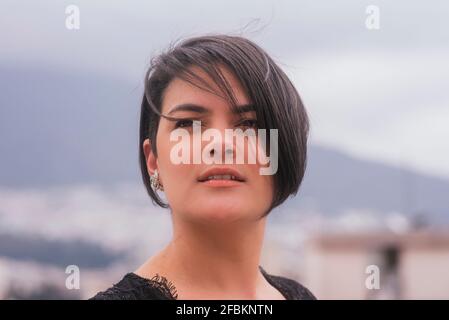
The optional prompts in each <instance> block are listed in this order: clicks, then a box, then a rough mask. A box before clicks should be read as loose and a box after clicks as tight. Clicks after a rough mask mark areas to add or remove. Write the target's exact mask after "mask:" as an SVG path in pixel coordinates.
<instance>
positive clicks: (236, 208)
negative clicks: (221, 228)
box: [195, 199, 249, 223]
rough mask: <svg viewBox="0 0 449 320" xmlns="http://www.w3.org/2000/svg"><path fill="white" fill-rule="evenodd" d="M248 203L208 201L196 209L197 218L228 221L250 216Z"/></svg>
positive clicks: (209, 221)
mask: <svg viewBox="0 0 449 320" xmlns="http://www.w3.org/2000/svg"><path fill="white" fill-rule="evenodd" d="M247 209H248V205H246V206H245V205H244V204H242V203H238V202H237V203H236V202H235V201H234V202H231V201H220V200H217V201H213V199H210V201H207V203H203V204H202V206H201V208H198V209H197V210H195V218H197V219H200V220H202V221H203V222H208V223H226V222H235V221H238V220H244V219H245V218H248V214H249V213H248V212H247V211H248V210H247Z"/></svg>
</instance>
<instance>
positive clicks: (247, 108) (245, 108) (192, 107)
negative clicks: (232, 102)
mask: <svg viewBox="0 0 449 320" xmlns="http://www.w3.org/2000/svg"><path fill="white" fill-rule="evenodd" d="M179 111H191V112H196V113H202V114H205V113H210V110H209V109H207V108H206V107H204V106H200V105H197V104H193V103H183V104H180V105H177V106H176V107H173V108H172V109H171V110H170V111H169V112H168V115H171V114H173V113H175V112H179ZM251 111H256V110H255V108H254V105H253V104H250V103H249V104H243V105H238V106H237V107H236V108H235V109H232V113H234V114H240V113H246V112H251Z"/></svg>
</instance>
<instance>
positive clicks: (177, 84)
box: [162, 67, 250, 113]
mask: <svg viewBox="0 0 449 320" xmlns="http://www.w3.org/2000/svg"><path fill="white" fill-rule="evenodd" d="M190 70H191V71H193V72H194V73H195V74H196V75H198V76H199V77H201V78H202V79H203V80H204V81H206V82H207V84H208V85H209V86H210V87H211V88H212V89H213V91H214V92H218V93H220V95H224V93H223V92H222V91H221V90H220V88H219V86H218V85H217V84H216V83H215V82H214V81H213V79H212V78H211V77H210V76H209V75H208V74H207V73H206V72H204V71H203V70H202V69H200V68H198V67H191V68H190ZM220 70H221V72H222V74H223V76H224V77H225V78H226V80H227V81H228V82H229V84H230V86H231V89H232V91H233V92H234V95H235V98H236V99H237V104H239V105H240V104H249V103H250V99H249V98H248V96H247V94H246V92H245V90H244V89H243V87H242V85H241V83H240V81H239V80H238V78H237V77H236V76H235V75H234V74H233V73H232V72H231V71H229V69H227V68H225V67H220ZM194 81H195V82H197V80H194ZM199 85H200V86H203V85H202V84H199ZM181 103H192V104H198V105H203V106H205V107H209V108H212V107H213V109H219V108H223V109H224V108H229V103H228V101H227V100H225V99H223V98H222V97H220V96H218V95H217V94H214V93H212V92H209V91H206V90H205V89H203V88H199V87H197V86H195V85H194V84H191V83H189V82H188V81H185V80H183V79H181V78H179V77H176V78H174V79H173V80H172V81H171V82H170V83H169V85H168V86H167V88H166V89H165V92H164V97H163V100H162V112H163V113H168V112H170V110H171V108H173V107H175V106H176V105H179V104H181Z"/></svg>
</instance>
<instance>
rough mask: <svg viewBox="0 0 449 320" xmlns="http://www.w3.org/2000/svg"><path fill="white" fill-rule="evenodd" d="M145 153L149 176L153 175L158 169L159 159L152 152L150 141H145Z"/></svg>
mask: <svg viewBox="0 0 449 320" xmlns="http://www.w3.org/2000/svg"><path fill="white" fill-rule="evenodd" d="M143 153H144V154H145V160H146V164H147V171H148V174H149V175H153V174H154V170H156V169H157V168H158V167H157V158H156V156H155V155H154V153H153V151H152V150H151V142H150V139H145V141H144V142H143Z"/></svg>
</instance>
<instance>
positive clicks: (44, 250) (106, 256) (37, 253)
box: [0, 234, 125, 268]
mask: <svg viewBox="0 0 449 320" xmlns="http://www.w3.org/2000/svg"><path fill="white" fill-rule="evenodd" d="M0 256H1V257H5V258H10V259H15V260H23V261H34V262H38V263H42V264H46V265H54V266H59V267H64V268H65V267H66V266H68V265H72V264H74V265H77V266H78V267H80V268H105V267H108V266H109V265H111V264H113V263H115V262H117V261H119V260H121V259H124V258H125V255H124V254H119V253H115V252H110V251H108V250H107V249H105V248H103V247H101V246H100V245H99V244H96V243H92V242H89V241H86V240H64V241H63V240H56V239H45V238H44V237H42V236H32V235H24V234H21V235H20V234H14V235H13V234H0Z"/></svg>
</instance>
